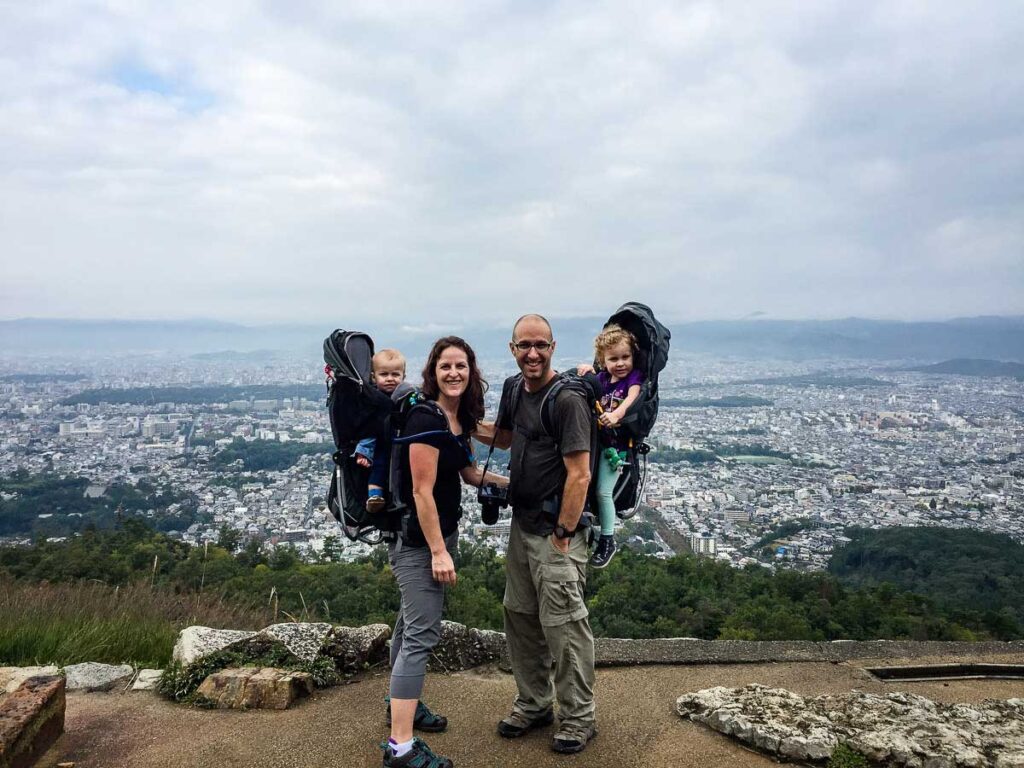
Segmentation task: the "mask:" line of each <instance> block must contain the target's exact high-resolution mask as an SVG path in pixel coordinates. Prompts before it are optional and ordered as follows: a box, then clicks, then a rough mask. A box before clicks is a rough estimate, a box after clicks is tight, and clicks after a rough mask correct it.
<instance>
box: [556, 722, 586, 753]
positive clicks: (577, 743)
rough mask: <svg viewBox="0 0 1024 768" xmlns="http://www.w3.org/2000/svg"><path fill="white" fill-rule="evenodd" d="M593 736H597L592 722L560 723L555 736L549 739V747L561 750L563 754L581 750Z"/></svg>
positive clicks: (557, 750)
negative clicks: (579, 723)
mask: <svg viewBox="0 0 1024 768" xmlns="http://www.w3.org/2000/svg"><path fill="white" fill-rule="evenodd" d="M595 736H597V728H595V727H594V724H593V723H591V724H590V725H569V724H567V723H562V725H560V726H559V727H558V732H557V733H556V734H555V737H554V738H553V739H552V740H551V748H552V749H553V750H555V752H561V753H562V754H564V755H568V754H572V753H573V752H582V751H583V748H584V747H586V746H587V742H588V741H590V740H591V739H592V738H594V737H595Z"/></svg>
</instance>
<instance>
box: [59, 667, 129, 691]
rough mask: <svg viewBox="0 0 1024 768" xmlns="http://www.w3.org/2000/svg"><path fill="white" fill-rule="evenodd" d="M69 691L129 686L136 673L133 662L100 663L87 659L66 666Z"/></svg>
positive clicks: (102, 689) (106, 689)
mask: <svg viewBox="0 0 1024 768" xmlns="http://www.w3.org/2000/svg"><path fill="white" fill-rule="evenodd" d="M64 675H65V676H66V677H67V679H68V686H67V689H68V690H69V691H109V690H112V689H113V688H116V687H118V686H127V685H128V682H129V681H130V680H131V679H132V677H134V675H135V668H134V667H133V666H132V665H131V664H116V665H115V664H98V663H97V662H95V661H87V662H85V663H83V664H71V665H70V666H67V667H64Z"/></svg>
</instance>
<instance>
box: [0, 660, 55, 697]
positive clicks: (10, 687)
mask: <svg viewBox="0 0 1024 768" xmlns="http://www.w3.org/2000/svg"><path fill="white" fill-rule="evenodd" d="M59 674H60V670H59V669H58V668H57V667H55V666H48V667H0V692H2V693H14V691H16V690H17V689H18V688H20V687H21V684H22V683H23V682H25V681H26V680H28V679H29V678H30V677H39V676H44V677H55V676H56V675H59Z"/></svg>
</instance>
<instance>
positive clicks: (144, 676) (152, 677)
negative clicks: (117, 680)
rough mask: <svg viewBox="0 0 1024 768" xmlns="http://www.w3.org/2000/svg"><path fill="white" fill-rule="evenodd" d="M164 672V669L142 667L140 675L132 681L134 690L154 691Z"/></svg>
mask: <svg viewBox="0 0 1024 768" xmlns="http://www.w3.org/2000/svg"><path fill="white" fill-rule="evenodd" d="M163 673H164V671H163V670H162V669H140V670H139V675H138V677H136V678H135V682H134V683H132V690H133V691H152V690H155V689H156V686H157V684H158V683H159V682H160V676H161V675H162V674H163Z"/></svg>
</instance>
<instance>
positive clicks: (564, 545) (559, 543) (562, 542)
mask: <svg viewBox="0 0 1024 768" xmlns="http://www.w3.org/2000/svg"><path fill="white" fill-rule="evenodd" d="M548 538H549V539H550V540H551V546H552V547H554V548H555V549H557V550H558V551H559V552H561V553H562V554H563V555H568V554H569V542H570V541H572V538H568V539H560V538H558V537H557V536H555V534H553V533H552V534H551V535H550V536H549V537H548Z"/></svg>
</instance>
